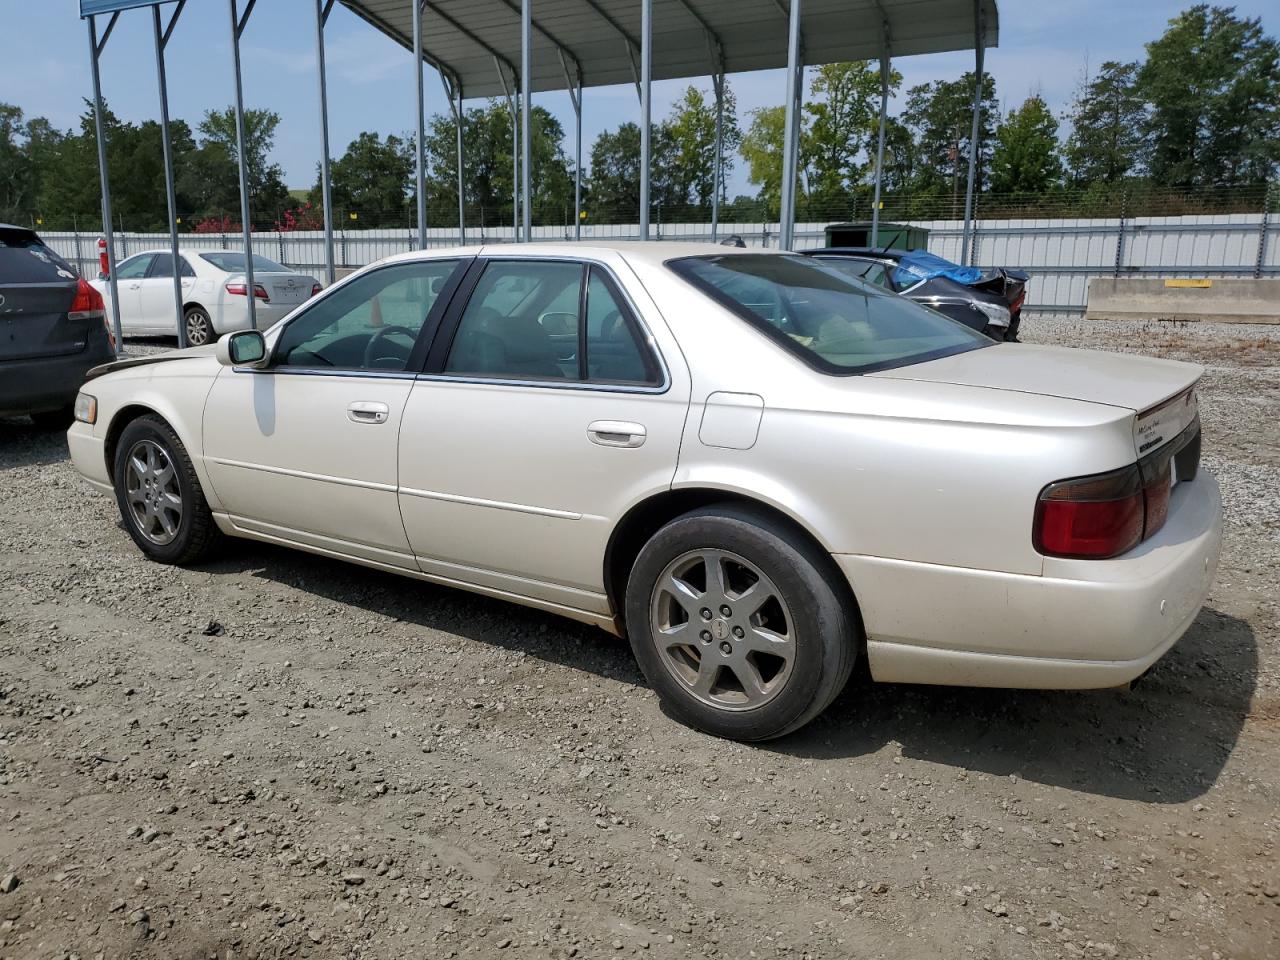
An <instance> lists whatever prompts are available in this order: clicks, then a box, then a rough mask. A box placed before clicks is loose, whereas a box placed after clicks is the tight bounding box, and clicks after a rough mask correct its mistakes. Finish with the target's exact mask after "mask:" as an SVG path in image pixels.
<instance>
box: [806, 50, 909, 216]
mask: <svg viewBox="0 0 1280 960" xmlns="http://www.w3.org/2000/svg"><path fill="white" fill-rule="evenodd" d="M901 83H902V75H901V74H899V73H898V72H897V71H893V72H892V73H891V74H890V77H889V85H890V90H891V91H896V90H897V88H898V86H899V85H900V84H901ZM879 111H880V69H879V66H878V65H877V64H874V63H872V62H870V61H865V60H860V61H856V62H852V63H828V64H824V65H822V66H820V67H818V69H817V71H816V72H815V74H814V78H813V81H812V83H811V84H810V87H809V100H808V102H807V103H806V104H805V113H806V114H807V115H808V123H807V127H806V130H805V133H804V144H803V147H802V151H801V152H802V155H803V156H804V158H805V167H806V177H807V180H808V183H809V197H810V200H811V201H818V202H826V203H830V202H832V201H843V200H846V199H848V198H849V197H851V196H852V195H853V192H854V190H855V188H856V187H857V186H858V185H859V183H860V182H861V180H862V175H863V173H864V169H865V168H864V167H863V166H862V165H860V164H859V162H858V158H859V156H860V155H861V154H862V153H863V151H864V150H865V151H867V155H868V157H869V158H870V163H871V167H872V169H874V164H875V149H876V147H875V137H876V135H877V125H878V123H879V116H880V113H879Z"/></svg>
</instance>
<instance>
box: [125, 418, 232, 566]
mask: <svg viewBox="0 0 1280 960" xmlns="http://www.w3.org/2000/svg"><path fill="white" fill-rule="evenodd" d="M114 480H115V491H116V502H117V503H118V504H119V506H120V516H121V517H122V518H123V519H124V525H125V529H127V530H128V531H129V536H131V537H132V538H133V542H134V543H136V544H137V545H138V547H139V548H140V549H141V550H142V552H143V553H145V554H146V555H147V556H148V557H150V558H151V559H152V560H156V561H159V562H160V563H176V564H184V563H193V562H195V561H196V560H199V559H200V558H201V557H203V556H204V555H205V554H206V553H208V552H209V550H210V548H211V547H212V546H213V545H214V543H215V542H216V540H217V538H218V528H217V526H216V525H215V524H214V522H213V514H212V513H211V512H210V510H209V504H208V502H207V501H206V500H205V497H204V491H203V490H202V489H201V488H200V480H199V479H198V478H197V477H196V472H195V468H194V467H193V466H192V465H191V458H190V457H189V456H188V455H187V450H186V448H185V447H184V446H183V445H182V441H181V440H179V439H178V435H177V434H176V433H174V431H173V428H172V427H170V426H169V424H168V423H166V422H165V421H164V420H163V419H161V418H160V417H157V416H154V415H150V414H149V415H147V416H143V417H139V418H138V419H136V420H134V421H132V422H131V423H129V425H128V426H126V427H125V428H124V430H123V431H122V432H121V434H120V439H119V441H118V442H117V443H116V455H115V465H114Z"/></svg>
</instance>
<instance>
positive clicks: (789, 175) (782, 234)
mask: <svg viewBox="0 0 1280 960" xmlns="http://www.w3.org/2000/svg"><path fill="white" fill-rule="evenodd" d="M800 3H801V0H791V17H790V22H789V23H788V27H787V107H786V110H787V113H786V124H785V132H784V138H785V139H784V141H783V144H782V198H781V199H782V209H781V211H780V216H781V223H780V225H779V230H778V246H779V247H780V248H782V249H783V250H790V249H791V246H792V244H793V243H794V241H795V227H796V169H797V166H798V161H797V156H796V155H797V154H798V153H799V152H800V111H799V108H798V106H797V104H798V103H799V101H800V90H799V84H800V69H801V67H800Z"/></svg>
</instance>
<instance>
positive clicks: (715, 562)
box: [626, 504, 860, 740]
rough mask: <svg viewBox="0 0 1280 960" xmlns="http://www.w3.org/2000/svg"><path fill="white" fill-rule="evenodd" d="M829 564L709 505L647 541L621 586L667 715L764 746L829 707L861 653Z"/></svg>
mask: <svg viewBox="0 0 1280 960" xmlns="http://www.w3.org/2000/svg"><path fill="white" fill-rule="evenodd" d="M832 567H833V565H832V563H831V561H830V558H829V557H824V555H823V554H822V552H821V551H820V550H818V549H817V548H815V547H813V546H812V545H811V544H810V543H808V542H807V540H805V539H804V538H803V537H802V536H800V535H799V534H798V533H797V532H796V531H794V530H792V529H790V527H789V526H788V525H786V524H785V523H782V522H779V521H778V520H776V519H775V518H773V517H771V516H770V515H769V514H768V513H766V512H765V511H763V510H757V509H754V508H752V507H750V506H743V505H737V504H723V505H719V506H711V507H706V508H703V509H700V510H696V511H693V512H691V513H687V514H685V515H684V516H682V517H679V518H677V519H675V520H673V521H671V522H670V523H668V524H667V525H666V526H665V527H663V528H662V529H661V530H659V531H658V532H657V533H656V534H654V536H653V537H652V538H651V539H650V540H649V542H648V543H647V544H645V546H644V547H643V548H642V549H641V551H640V555H639V556H638V557H637V558H636V562H635V565H634V567H633V568H632V572H631V577H630V579H629V581H628V584H627V600H626V620H627V632H628V635H629V636H630V638H631V646H632V649H633V650H634V651H635V655H636V659H637V660H638V661H639V663H640V667H641V669H642V670H643V671H644V674H645V676H646V677H647V678H648V680H649V683H650V685H652V686H653V688H654V689H655V690H656V691H657V692H658V694H659V695H660V696H661V697H662V700H663V703H664V704H665V705H666V707H667V708H668V709H669V710H670V712H671V713H672V714H674V715H675V716H676V717H677V718H678V719H680V720H681V721H683V722H685V723H688V724H690V725H691V726H694V727H697V728H699V729H701V730H705V731H707V732H708V733H713V734H715V735H717V736H721V737H728V738H731V739H736V740H767V739H770V738H772V737H779V736H782V735H783V734H786V733H790V732H791V731H793V730H796V729H798V728H799V727H801V726H803V725H804V724H806V723H808V722H809V721H810V720H812V719H813V718H814V717H816V716H817V715H818V714H819V713H821V712H822V711H823V710H824V709H826V707H827V706H828V705H829V704H830V703H831V701H832V700H833V699H834V698H835V696H836V694H838V693H839V692H840V690H841V689H842V688H843V687H844V684H845V682H846V681H847V680H848V678H849V672H850V670H852V668H853V664H854V660H855V659H856V657H857V651H858V648H859V646H860V637H859V635H858V629H859V628H858V625H857V617H856V615H855V614H854V612H853V611H852V610H851V609H849V607H850V606H851V604H850V603H849V602H848V601H847V600H846V599H845V594H846V592H847V591H845V590H843V589H841V587H840V584H839V582H838V579H837V578H838V576H839V574H838V571H835V570H834V569H833V568H832Z"/></svg>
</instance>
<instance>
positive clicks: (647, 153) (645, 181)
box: [640, 0, 653, 240]
mask: <svg viewBox="0 0 1280 960" xmlns="http://www.w3.org/2000/svg"><path fill="white" fill-rule="evenodd" d="M652 128H653V0H640V239H641V240H648V239H649V185H650V180H651V177H650V176H649V167H650V165H651V164H652V162H653V129H652Z"/></svg>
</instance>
